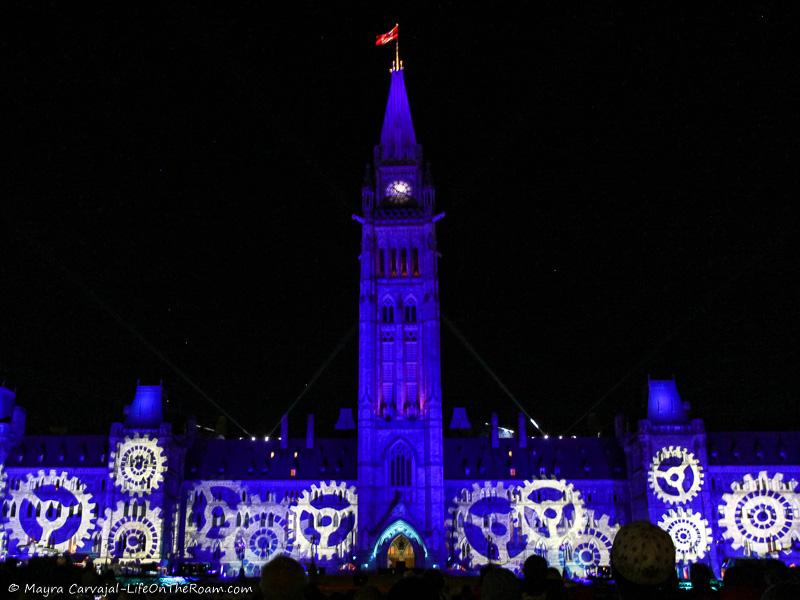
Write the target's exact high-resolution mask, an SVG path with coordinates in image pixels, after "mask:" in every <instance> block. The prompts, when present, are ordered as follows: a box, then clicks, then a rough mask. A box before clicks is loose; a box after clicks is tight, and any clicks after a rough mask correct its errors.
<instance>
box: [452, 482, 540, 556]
mask: <svg viewBox="0 0 800 600" xmlns="http://www.w3.org/2000/svg"><path fill="white" fill-rule="evenodd" d="M518 497H519V492H518V490H516V489H515V488H506V487H505V486H504V485H503V483H502V482H501V483H498V484H496V485H492V484H491V483H490V482H488V481H487V482H485V483H484V484H483V487H481V486H479V485H478V484H477V483H473V484H472V489H466V488H464V489H463V490H461V493H460V494H459V495H458V496H456V497H455V498H454V499H453V507H451V508H450V518H449V519H448V521H447V523H446V528H447V531H448V536H449V539H450V547H451V550H452V552H453V555H454V556H455V558H456V560H458V561H459V562H460V563H462V564H464V565H469V566H479V565H485V564H488V563H489V562H491V563H493V564H498V565H503V566H509V567H510V568H516V569H519V568H520V567H521V566H522V565H521V562H520V560H518V559H520V558H522V560H524V558H523V552H524V550H525V548H526V546H527V541H526V540H527V538H526V537H525V534H524V533H523V532H522V513H521V512H519V511H518V510H517V508H516V507H515V505H514V502H515V500H516V499H517V498H518Z"/></svg>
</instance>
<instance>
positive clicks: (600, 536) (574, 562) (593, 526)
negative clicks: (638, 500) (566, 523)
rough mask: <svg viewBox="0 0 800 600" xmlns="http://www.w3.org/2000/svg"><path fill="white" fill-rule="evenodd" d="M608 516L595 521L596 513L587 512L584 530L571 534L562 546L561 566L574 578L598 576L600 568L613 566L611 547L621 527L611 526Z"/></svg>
mask: <svg viewBox="0 0 800 600" xmlns="http://www.w3.org/2000/svg"><path fill="white" fill-rule="evenodd" d="M608 519H609V518H608V515H603V516H602V517H600V518H599V519H595V517H594V511H591V510H587V511H586V524H585V526H584V527H583V529H582V530H580V531H579V532H577V533H573V534H570V535H569V536H568V537H567V539H566V541H565V542H564V544H563V545H562V557H561V565H562V566H563V567H564V570H565V571H566V572H567V573H568V574H569V575H570V576H572V577H581V578H583V577H589V576H590V575H596V574H597V572H598V570H599V569H600V567H607V566H609V565H610V564H611V545H612V544H613V543H614V536H616V535H617V531H619V525H610V524H609V522H608Z"/></svg>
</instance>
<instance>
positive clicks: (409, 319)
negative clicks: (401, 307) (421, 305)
mask: <svg viewBox="0 0 800 600" xmlns="http://www.w3.org/2000/svg"><path fill="white" fill-rule="evenodd" d="M404 318H405V322H406V323H416V322H417V307H416V306H414V305H413V304H407V305H406V306H405V315H404Z"/></svg>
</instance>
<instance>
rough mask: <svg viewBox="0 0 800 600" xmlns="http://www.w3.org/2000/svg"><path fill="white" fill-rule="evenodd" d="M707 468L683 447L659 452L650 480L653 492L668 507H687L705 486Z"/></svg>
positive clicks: (649, 476)
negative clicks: (672, 505) (704, 470)
mask: <svg viewBox="0 0 800 600" xmlns="http://www.w3.org/2000/svg"><path fill="white" fill-rule="evenodd" d="M704 477H705V476H704V474H703V466H702V465H701V464H700V461H698V460H697V458H695V456H694V454H692V453H691V452H689V451H688V450H687V449H686V448H681V447H680V446H668V447H666V448H662V449H661V450H659V451H658V452H656V454H655V456H653V460H652V462H651V463H650V470H649V472H648V474H647V479H648V481H649V483H650V489H652V490H653V493H654V494H655V495H656V497H657V498H658V499H659V500H662V501H663V502H666V503H667V504H683V503H685V502H688V501H689V500H691V499H692V498H694V497H695V496H696V495H697V494H698V493H699V492H700V489H701V488H702V487H703V478H704Z"/></svg>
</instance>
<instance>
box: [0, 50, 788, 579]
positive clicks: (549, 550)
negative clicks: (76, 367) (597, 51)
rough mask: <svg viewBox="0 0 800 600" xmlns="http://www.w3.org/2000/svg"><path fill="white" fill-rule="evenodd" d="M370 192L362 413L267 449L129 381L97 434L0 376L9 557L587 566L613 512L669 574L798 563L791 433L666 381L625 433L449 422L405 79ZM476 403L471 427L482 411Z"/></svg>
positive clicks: (427, 200)
mask: <svg viewBox="0 0 800 600" xmlns="http://www.w3.org/2000/svg"><path fill="white" fill-rule="evenodd" d="M395 67H399V68H394V69H393V70H392V71H391V75H390V90H389V98H388V102H387V106H386V112H385V117H384V122H383V128H382V131H381V136H380V142H379V144H378V145H377V146H376V147H375V150H374V156H373V165H372V166H371V167H370V169H369V170H368V173H367V177H366V179H365V182H364V185H363V188H362V194H361V197H362V203H361V211H360V213H359V214H358V215H354V219H355V220H356V221H358V223H359V224H360V226H361V250H360V273H361V278H360V286H359V291H358V299H357V302H358V307H359V358H358V397H357V399H355V400H356V412H355V415H356V417H357V418H354V414H353V410H352V409H350V408H345V409H343V410H342V412H341V414H340V418H339V421H338V423H337V424H336V431H335V432H331V434H330V435H329V436H327V437H325V436H317V435H316V432H315V430H314V421H313V416H312V415H309V420H308V427H307V431H306V432H305V435H303V436H300V437H292V436H290V435H289V431H288V425H286V424H284V427H282V432H281V435H280V436H279V438H277V439H269V440H266V439H264V440H262V439H224V438H222V437H203V436H202V435H199V434H198V433H197V431H195V429H194V428H189V430H188V431H187V432H186V433H176V432H174V431H173V430H172V427H171V425H170V424H169V423H167V422H164V416H163V411H162V388H161V386H142V385H139V386H137V387H136V390H135V393H134V398H133V401H132V402H131V404H130V405H129V406H127V407H126V408H125V411H124V415H123V416H124V418H123V420H122V421H121V422H119V423H114V424H113V425H112V426H111V428H110V431H109V433H108V434H107V435H93V436H34V435H25V411H24V410H23V409H22V408H21V407H20V406H18V405H17V403H16V402H17V401H16V396H15V394H14V392H12V391H11V390H8V389H6V388H2V387H0V501H2V513H0V524H2V528H1V529H0V553H1V554H2V556H3V557H8V556H13V557H20V558H25V557H30V556H34V555H51V554H61V553H75V554H88V555H91V556H94V557H96V558H97V559H98V560H101V561H105V562H108V563H109V564H121V565H125V564H131V563H134V564H135V563H146V562H159V563H162V564H164V565H166V564H179V563H203V564H205V565H208V567H209V568H210V569H211V570H216V571H218V572H220V573H221V574H222V575H223V576H233V575H236V574H237V573H238V572H239V570H240V569H244V570H245V571H246V572H247V573H248V574H255V573H257V572H258V571H259V569H260V568H261V566H263V565H264V564H265V563H266V562H267V561H268V560H269V559H271V558H272V557H274V556H276V555H279V554H287V555H291V556H294V557H296V558H298V559H299V560H301V561H303V562H311V561H312V560H313V561H314V562H315V563H317V564H321V565H325V566H328V567H329V569H339V568H341V569H355V568H361V567H364V566H365V565H366V566H368V567H370V568H375V567H386V566H391V565H398V564H400V563H404V564H406V565H407V566H438V567H441V568H447V569H451V570H455V571H464V572H468V571H473V570H475V569H477V568H478V567H480V566H481V565H484V564H487V563H489V562H492V563H497V564H502V565H506V566H508V567H509V568H512V569H518V568H519V567H520V566H521V565H522V563H523V562H524V560H525V559H526V558H527V557H528V556H530V555H532V554H538V555H541V556H545V557H547V559H548V561H549V562H550V563H551V564H553V565H557V566H559V567H560V568H561V569H563V570H565V571H567V572H568V573H569V574H570V575H571V576H575V577H582V576H586V575H589V574H592V573H593V572H595V571H597V570H598V569H599V568H601V567H603V566H605V565H607V564H608V560H609V550H610V547H611V543H612V541H613V538H614V535H615V534H616V531H617V529H618V528H619V526H620V525H621V524H624V523H627V522H629V521H631V520H634V519H648V520H650V521H652V522H654V523H658V524H659V525H660V526H661V527H662V528H664V529H665V530H666V531H668V532H669V533H670V535H671V536H672V538H673V540H674V541H675V544H676V548H677V559H678V563H679V564H684V565H685V564H688V563H691V562H695V561H702V562H705V563H707V564H709V565H710V566H711V567H712V568H713V569H714V570H715V571H716V572H717V573H719V570H720V567H721V565H722V563H723V561H724V560H725V559H727V558H730V557H737V556H772V557H778V558H781V559H784V560H786V561H787V562H797V561H798V559H800V542H798V540H800V493H799V492H798V490H797V480H798V479H800V433H798V432H745V433H738V432H737V433H725V432H722V433H715V432H707V431H706V430H705V426H704V424H703V421H702V420H701V419H697V418H691V417H690V411H689V407H688V405H687V404H686V403H684V402H683V400H682V399H681V397H680V395H679V393H678V389H677V385H676V382H675V381H674V380H650V381H648V395H649V396H648V412H647V418H646V419H643V420H641V421H640V422H639V423H638V426H637V427H636V428H635V431H632V432H629V431H625V430H623V429H622V428H620V429H619V430H618V431H616V434H615V435H614V436H613V437H602V438H601V437H588V438H576V437H569V438H561V437H558V436H552V437H549V438H548V437H546V436H539V437H530V436H529V435H527V434H526V427H525V426H526V419H525V418H522V417H521V418H520V422H519V424H518V427H517V428H516V435H515V436H514V437H504V436H501V435H500V433H499V429H498V427H497V420H496V418H492V419H491V422H492V427H491V431H490V432H489V433H488V434H485V435H484V434H480V433H479V432H478V431H477V430H474V429H473V428H472V426H471V424H470V421H469V416H468V415H467V414H466V411H465V410H464V409H463V408H459V407H453V409H452V410H453V414H452V418H451V419H449V420H448V425H447V426H445V424H444V421H443V404H442V403H443V398H444V397H445V396H444V393H443V390H442V382H441V364H440V339H439V336H440V322H439V321H440V307H439V290H438V252H437V242H436V225H437V223H438V222H439V221H440V220H441V219H442V218H443V216H444V215H443V213H438V212H437V210H436V206H435V192H434V188H433V185H432V183H431V178H430V174H429V171H428V169H427V168H426V167H425V164H424V162H423V155H422V147H421V146H420V145H419V144H418V143H417V138H416V133H415V131H414V127H413V122H412V119H411V110H410V107H409V101H408V96H407V93H406V87H405V81H404V71H403V70H402V67H401V66H400V65H395ZM483 417H484V416H483V415H481V419H480V420H481V422H482V421H483V420H484V418H483Z"/></svg>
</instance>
